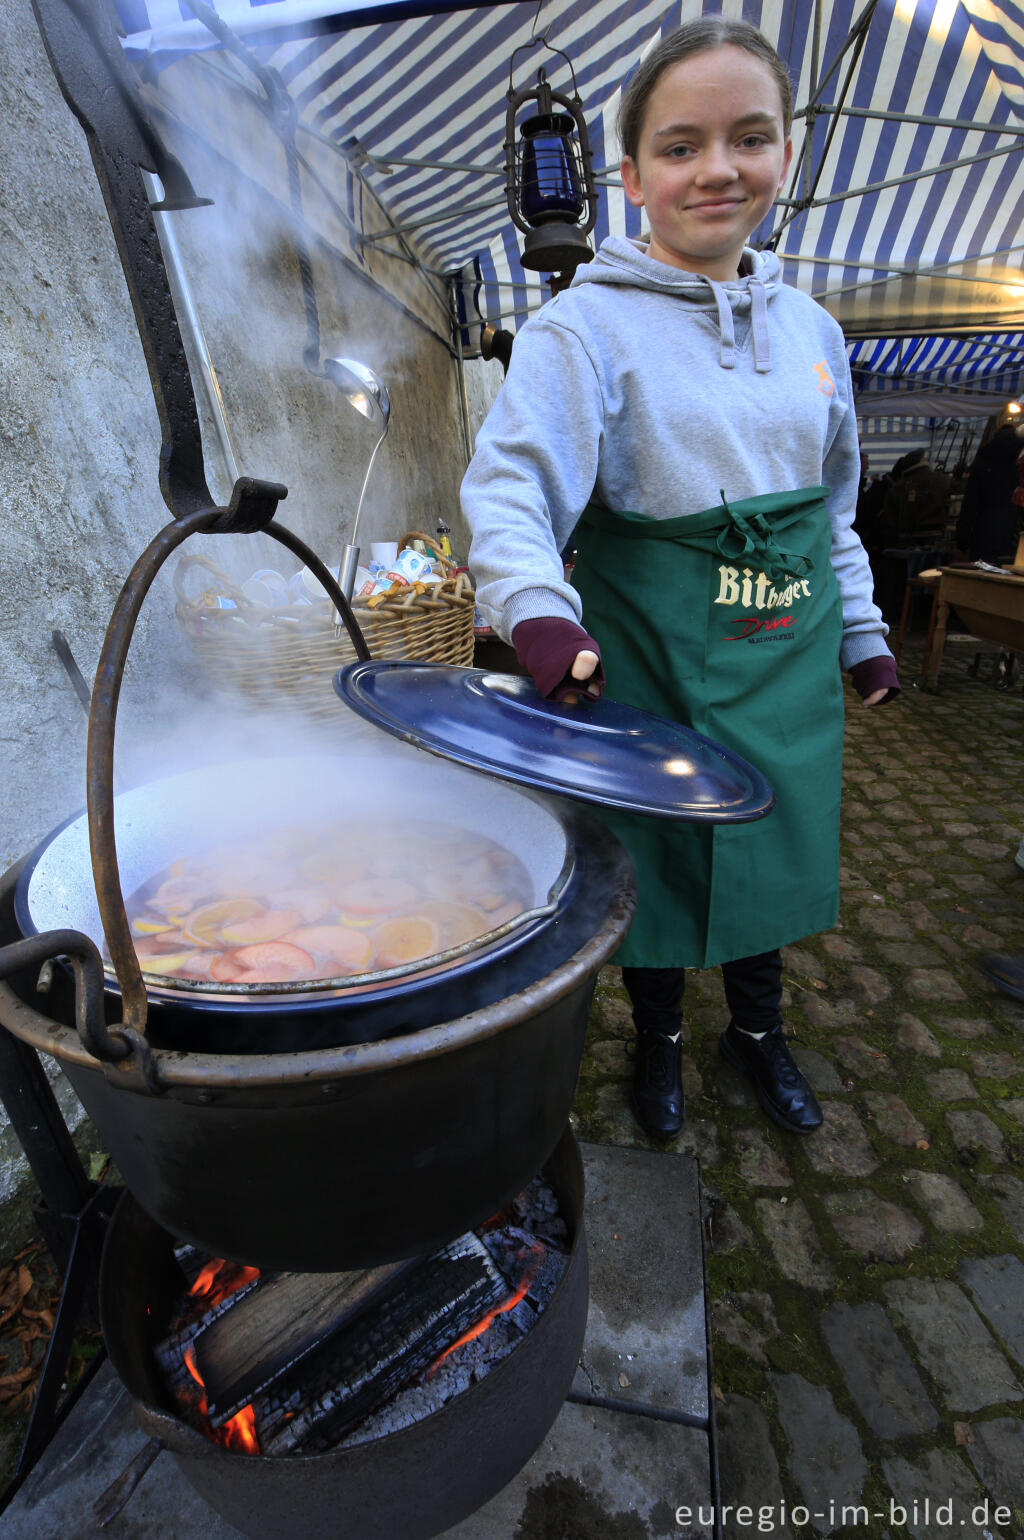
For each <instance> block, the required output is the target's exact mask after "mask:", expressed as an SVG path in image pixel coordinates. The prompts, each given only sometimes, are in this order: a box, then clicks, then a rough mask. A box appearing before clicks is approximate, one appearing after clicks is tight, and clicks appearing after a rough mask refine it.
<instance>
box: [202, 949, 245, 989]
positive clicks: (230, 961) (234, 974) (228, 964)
mask: <svg viewBox="0 0 1024 1540" xmlns="http://www.w3.org/2000/svg"><path fill="white" fill-rule="evenodd" d="M247 971H248V970H247V969H246V968H243V966H242V964H241V963H240V962H239V961H238V959H237V958H236V956H235V954H234V952H219V953H218V954H217V956H216V957H214V958H213V959H212V961H211V963H210V977H211V978H212V979H216V980H217V982H218V984H240V983H241V982H242V980H243V979H244V978H245V976H246V973H247Z"/></svg>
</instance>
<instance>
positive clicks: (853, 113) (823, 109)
mask: <svg viewBox="0 0 1024 1540" xmlns="http://www.w3.org/2000/svg"><path fill="white" fill-rule="evenodd" d="M806 111H807V109H806V108H804V107H800V108H798V109H797V111H796V112H794V113H793V116H794V118H801V117H803V116H804V114H805V112H806ZM814 111H815V113H819V112H820V113H822V114H823V115H824V114H825V113H840V114H842V116H843V117H847V118H880V119H881V120H882V121H883V122H885V123H916V124H920V125H921V126H922V127H925V128H955V129H961V130H962V131H963V132H965V133H974V134H1015V135H1017V136H1018V137H1019V136H1020V129H1019V128H1011V127H1009V126H1004V125H1003V124H1001V123H979V122H978V121H977V120H976V119H974V118H935V117H930V116H928V115H927V114H926V113H919V112H886V111H884V110H883V109H882V108H881V107H844V106H841V105H838V104H836V103H830V102H823V103H822V105H821V106H820V107H815V109H814Z"/></svg>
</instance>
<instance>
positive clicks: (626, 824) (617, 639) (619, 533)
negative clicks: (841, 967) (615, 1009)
mask: <svg viewBox="0 0 1024 1540" xmlns="http://www.w3.org/2000/svg"><path fill="white" fill-rule="evenodd" d="M825 493H826V488H824V487H805V488H802V489H801V490H799V491H796V492H780V493H772V494H769V495H767V496H763V497H748V498H744V499H743V500H742V501H740V502H736V503H732V504H728V503H726V502H725V495H724V493H723V497H722V504H723V505H722V506H721V507H719V508H709V509H707V510H706V511H705V512H704V513H698V514H695V515H692V516H688V517H682V518H675V519H666V520H660V521H659V520H654V519H649V518H646V517H645V516H644V515H642V514H637V513H625V512H623V513H612V512H610V511H609V510H607V509H603V508H598V507H595V506H593V505H592V506H591V507H589V508H588V509H587V510H586V512H585V513H584V515H583V518H582V520H581V522H580V525H579V527H578V529H577V555H576V566H575V570H574V575H573V582H574V584H575V586H576V588H577V589H578V590H579V593H580V596H581V598H582V601H583V617H584V624H585V625H586V626H587V628H588V630H589V631H590V632H591V634H592V635H593V636H595V637H596V638H597V639H598V641H599V642H600V644H601V653H602V658H603V662H604V671H605V678H606V681H607V684H606V694H607V695H608V696H609V697H610V699H612V700H617V701H622V702H624V703H625V704H628V705H632V706H639V707H640V708H642V709H643V710H644V711H653V712H656V713H657V714H658V715H660V716H665V717H670V718H671V719H672V720H674V721H677V722H682V723H684V724H685V725H686V726H688V727H692V728H694V729H695V730H696V731H697V732H700V733H703V734H705V735H706V736H707V737H708V738H711V739H713V740H714V741H715V742H717V743H721V744H723V745H724V746H725V747H727V748H730V749H733V750H735V751H736V752H737V753H738V754H741V755H742V756H743V757H744V758H745V759H747V760H749V761H750V762H751V764H753V765H756V766H757V768H758V769H759V770H760V771H761V772H762V773H763V774H764V775H765V776H767V778H768V780H769V781H770V782H771V784H772V785H773V786H774V788H775V793H776V804H775V808H774V809H773V811H772V812H771V813H769V814H768V816H767V817H766V818H763V819H760V820H759V821H757V822H756V823H749V824H718V825H713V826H708V825H699V824H692V823H690V824H687V823H674V824H673V823H667V822H665V821H664V820H663V819H653V818H643V817H640V816H639V815H636V814H629V813H617V812H603V813H602V817H603V818H604V819H605V821H606V822H607V823H608V824H609V826H610V827H611V828H612V830H613V831H614V832H615V834H617V835H618V837H619V838H620V839H621V840H622V842H623V843H624V844H625V846H626V848H627V849H628V851H629V853H630V855H631V856H632V859H633V864H634V866H635V867H636V872H637V885H638V889H639V903H638V907H637V913H636V918H635V920H634V922H633V926H632V928H631V930H630V932H629V934H628V936H627V937H626V939H625V941H624V942H623V945H622V946H621V947H620V948H619V951H618V952H617V953H616V955H615V957H614V958H613V959H612V961H613V962H615V963H618V964H620V965H622V966H625V967H634V968H637V967H639V968H678V967H687V968H707V967H710V966H712V965H713V964H715V963H721V962H729V961H732V960H733V959H734V958H738V957H752V956H755V955H757V954H758V953H760V952H767V951H771V950H773V949H774V948H775V947H779V946H784V945H785V944H786V943H787V942H790V941H795V940H798V939H799V938H800V937H802V936H807V935H811V934H813V933H814V932H816V931H820V930H827V929H829V928H831V927H832V926H833V925H834V924H835V922H836V918H837V915H838V912H839V797H840V782H841V777H842V746H843V695H842V680H841V676H840V670H839V644H840V639H841V634H842V613H841V605H840V599H839V588H838V584H837V583H836V578H835V574H834V572H833V570H832V564H831V560H830V555H831V528H830V524H829V518H828V510H827V508H826V506H825Z"/></svg>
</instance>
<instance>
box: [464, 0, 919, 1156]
mask: <svg viewBox="0 0 1024 1540" xmlns="http://www.w3.org/2000/svg"><path fill="white" fill-rule="evenodd" d="M791 116H792V93H791V89H790V84H789V78H788V76H787V74H786V69H785V66H784V65H783V63H782V61H781V59H780V58H779V57H778V55H777V54H776V53H775V51H774V49H773V48H772V47H771V45H770V44H769V43H768V42H767V41H766V40H765V39H764V38H763V37H762V36H761V34H760V33H758V32H756V31H755V30H754V29H753V28H752V27H749V26H747V25H746V24H745V23H741V22H733V21H726V20H724V19H723V18H721V17H705V18H703V19H701V20H698V21H694V22H690V23H688V24H687V25H685V26H683V27H681V28H680V29H679V30H678V31H677V32H675V33H673V34H672V35H670V36H668V37H666V38H664V39H663V40H662V42H661V43H660V44H659V45H658V46H657V47H656V48H655V49H654V50H653V52H652V53H651V54H650V55H649V56H648V57H647V59H646V60H645V61H644V63H643V64H642V65H641V66H640V68H639V69H638V70H637V72H636V73H635V74H634V76H633V78H632V80H631V81H630V83H629V86H628V88H627V89H626V91H625V93H624V96H623V100H622V106H621V110H620V114H619V132H620V135H621V138H622V147H623V160H622V180H623V184H624V187H625V191H626V196H627V198H628V199H629V201H630V202H631V203H632V204H633V205H634V206H635V207H637V208H643V209H644V210H645V211H646V218H647V222H648V224H649V226H650V234H649V237H648V239H647V241H646V243H644V242H641V241H632V240H626V239H623V238H621V237H618V236H612V237H610V238H609V239H608V240H606V241H604V242H603V244H602V246H601V248H600V251H599V252H598V254H597V257H596V258H595V260H594V261H593V263H592V264H590V265H588V266H586V267H581V268H579V269H578V270H577V272H576V275H575V277H574V279H573V282H572V284H571V286H570V288H569V289H568V290H567V291H565V292H564V293H562V294H559V295H558V296H557V297H556V298H555V299H553V300H551V301H550V302H549V303H548V304H546V305H545V306H544V308H543V310H542V311H541V312H540V313H539V314H538V315H536V316H535V317H534V318H533V319H531V320H530V321H529V323H528V324H527V325H526V326H525V327H523V328H522V330H521V331H520V332H519V333H518V335H517V337H516V342H515V348H514V350H513V356H512V362H511V367H510V369H509V372H508V377H507V379H506V382H505V385H504V387H503V389H502V392H501V394H500V396H499V397H498V400H497V402H496V403H495V405H494V408H493V410H492V411H491V413H490V415H489V417H488V419H487V421H486V423H485V424H484V427H483V429H482V430H481V432H480V435H479V438H478V440H477V450H476V454H475V455H474V458H473V461H472V464H471V465H470V467H469V470H468V472H467V474H466V479H465V482H464V484H463V489H462V496H463V508H464V512H465V515H466V518H467V520H468V522H469V525H470V528H471V531H472V535H473V542H472V551H471V556H470V562H471V566H472V568H473V571H474V573H475V576H476V580H477V585H478V586H477V600H478V603H479V604H480V607H481V609H482V610H483V611H484V613H485V614H486V615H487V617H488V619H489V620H490V622H491V624H492V625H493V626H494V628H495V629H496V630H497V631H498V632H499V634H500V635H502V636H504V637H506V638H509V639H511V641H512V644H513V645H514V647H515V649H516V653H517V656H518V658H519V661H520V663H521V665H522V666H523V667H524V668H525V669H526V670H527V671H528V672H529V673H530V674H531V675H532V677H533V679H534V680H535V682H536V683H537V685H538V688H539V689H540V690H541V692H542V693H543V694H544V695H546V696H551V697H554V698H556V699H572V698H573V697H572V695H571V693H569V692H571V691H572V689H573V687H574V685H575V689H576V691H579V690H580V689H583V688H585V689H586V690H587V691H588V692H589V693H590V694H591V695H597V694H599V693H600V691H601V689H602V688H603V687H604V686H605V684H606V685H607V689H608V693H609V695H610V696H612V697H613V698H615V699H616V700H620V701H624V702H627V703H629V704H632V705H635V706H639V707H641V708H643V709H645V710H647V711H653V712H656V713H658V714H660V715H662V716H667V717H671V718H673V719H675V720H677V721H680V722H683V723H686V724H687V725H689V726H691V727H693V728H695V729H696V730H697V731H699V732H702V733H706V734H707V735H708V736H709V737H710V738H713V739H715V740H716V741H718V742H720V743H723V744H725V745H727V746H729V747H731V748H734V749H735V750H736V751H737V752H739V753H740V754H742V755H744V756H746V757H747V758H749V759H750V760H752V761H753V763H755V764H756V765H758V767H759V768H760V769H762V770H763V771H764V773H765V774H766V775H767V776H768V778H769V779H770V780H771V781H772V783H773V785H774V786H775V789H776V796H777V801H776V807H775V810H774V811H773V812H772V813H771V814H770V816H769V817H767V818H765V819H763V820H762V821H760V822H759V823H754V824H745V825H732V826H724V825H720V826H718V827H715V828H707V827H698V826H696V825H693V824H690V825H665V824H663V823H660V822H655V821H653V820H644V819H641V818H636V817H629V816H625V817H620V816H618V815H615V816H609V818H608V822H609V823H610V824H611V826H612V827H613V828H614V830H615V832H616V833H617V834H618V835H619V837H620V838H621V839H622V840H623V842H624V843H625V844H626V845H627V848H628V849H629V851H630V854H631V856H632V858H633V862H634V865H635V867H636V871H637V882H638V890H639V903H638V908H637V915H636V919H635V921H634V924H633V927H632V929H631V931H630V933H629V936H628V937H627V939H626V941H625V943H624V945H623V947H622V948H621V949H620V952H619V953H618V954H617V956H616V959H615V961H617V962H619V963H621V964H622V968H623V974H622V976H623V982H624V984H625V987H626V990H627V992H628V994H629V997H630V1000H631V1003H632V1006H633V1020H634V1022H635V1025H636V1029H637V1034H638V1040H637V1056H636V1065H635V1077H634V1083H633V1094H632V1102H633V1110H634V1112H635V1114H636V1116H637V1118H638V1119H639V1121H640V1123H641V1124H642V1126H643V1127H644V1128H645V1129H646V1130H647V1132H648V1133H650V1134H652V1135H655V1136H658V1137H667V1136H669V1135H672V1134H674V1133H676V1132H677V1131H678V1130H679V1128H680V1127H681V1126H682V1121H683V1094H682V1086H681V1082H680V1036H681V1007H682V997H683V984H684V977H685V975H684V969H685V968H687V967H697V968H703V967H709V966H711V965H712V964H718V963H720V964H721V965H722V972H723V976H724V982H725V994H726V1000H727V1002H728V1006H729V1010H730V1014H731V1020H730V1022H729V1025H728V1027H727V1029H726V1031H725V1033H724V1035H723V1036H722V1038H721V1040H720V1048H721V1052H722V1054H723V1055H724V1057H725V1058H726V1059H727V1060H728V1062H729V1063H730V1064H732V1065H734V1066H735V1067H736V1068H737V1069H739V1070H741V1071H743V1072H744V1073H746V1074H748V1075H749V1076H751V1078H752V1079H753V1083H754V1087H755V1090H756V1092H757V1096H758V1099H759V1100H760V1102H761V1104H762V1106H763V1107H764V1109H765V1110H766V1111H767V1112H768V1114H769V1116H771V1117H772V1118H774V1120H775V1121H776V1122H777V1123H779V1124H781V1125H782V1127H784V1128H787V1129H791V1130H793V1131H794V1132H797V1133H810V1132H811V1131H812V1130H813V1129H815V1128H817V1127H818V1126H819V1124H820V1123H821V1111H820V1108H819V1107H818V1104H817V1101H816V1100H815V1097H814V1093H813V1091H812V1090H811V1088H810V1086H809V1085H808V1084H807V1082H806V1081H805V1080H804V1078H803V1076H802V1075H801V1074H800V1071H799V1070H798V1069H797V1066H796V1064H795V1063H794V1062H793V1059H792V1057H791V1056H790V1053H789V1050H788V1048H787V1047H786V1043H785V1039H784V1037H783V1033H782V1026H781V1020H782V1018H781V1012H780V1004H781V994H782V961H781V957H780V953H779V948H780V947H781V946H783V945H785V944H786V943H787V942H791V941H795V940H797V939H799V938H800V937H802V936H805V935H807V934H809V933H811V932H813V931H818V930H823V929H827V928H830V927H831V926H832V925H834V924H835V921H836V917H837V914H838V888H839V884H838V848H839V839H838V836H839V794H840V776H841V751H842V736H843V699H842V684H841V678H840V664H842V666H843V667H845V668H848V669H849V670H850V673H851V677H852V680H853V683H854V685H855V687H856V688H857V690H858V691H859V693H860V694H861V696H862V697H863V699H864V701H865V704H866V705H869V706H873V705H877V704H879V703H880V702H881V701H883V700H885V699H888V698H889V697H890V696H891V695H893V694H895V693H896V692H897V691H898V689H899V685H898V682H897V678H896V667H895V663H894V661H893V659H892V656H891V654H890V653H889V651H888V649H887V647H886V645H885V642H884V637H885V635H886V627H885V626H884V625H883V623H882V617H881V614H880V612H879V611H878V609H877V608H876V607H875V605H874V604H873V602H872V597H871V593H872V584H871V573H870V570H869V567H868V563H867V558H866V556H865V553H864V549H863V547H862V546H861V544H860V541H859V540H858V539H857V536H856V535H855V534H854V533H853V529H852V522H853V516H854V512H855V508H856V500H857V489H858V484H859V476H860V456H859V450H858V443H857V429H856V423H855V419H854V411H853V399H852V386H851V382H850V375H849V369H848V366H847V360H846V351H845V347H844V343H843V335H842V332H841V331H840V328H839V327H838V325H837V324H836V323H835V322H834V321H833V320H831V318H830V317H829V316H828V315H827V314H826V313H825V311H824V310H822V309H821V308H820V306H818V305H817V304H816V303H815V302H814V301H813V300H811V299H809V298H808V297H807V296H806V295H804V294H800V293H798V292H797V291H796V290H793V289H790V288H787V287H785V286H784V285H783V284H782V283H781V282H780V280H779V268H780V264H779V260H778V258H777V257H776V256H775V255H774V253H773V252H770V251H769V252H757V251H754V250H751V249H749V248H747V247H746V246H745V241H746V239H747V237H748V236H749V235H750V234H751V232H752V231H753V230H754V229H755V228H756V227H757V226H758V225H759V224H760V222H761V220H762V219H763V218H764V217H765V215H766V214H767V213H768V211H769V209H770V208H771V206H772V203H773V201H774V199H775V196H776V194H777V193H778V191H779V189H780V187H781V185H782V181H783V178H784V177H785V174H786V170H787V168H788V166H789V162H790V156H791V152H792V146H791V144H790V140H789V127H790V121H791ZM577 520H579V527H578V529H577V533H576V545H577V556H576V565H575V569H574V578H573V582H574V585H575V586H574V587H570V586H568V585H567V584H566V583H565V582H564V581H563V573H562V566H561V563H560V560H559V556H558V553H559V551H560V550H561V548H562V547H563V546H564V545H565V544H566V542H567V540H568V537H569V534H570V532H571V531H572V529H573V526H574V525H575V524H576V523H577ZM582 619H585V620H586V630H584V629H583V627H582V626H581V625H580V624H579V622H580V621H581V620H582ZM602 666H603V670H604V672H603V674H602ZM576 681H579V683H576Z"/></svg>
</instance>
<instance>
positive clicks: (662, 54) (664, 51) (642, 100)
mask: <svg viewBox="0 0 1024 1540" xmlns="http://www.w3.org/2000/svg"><path fill="white" fill-rule="evenodd" d="M726 43H728V44H731V46H732V47H733V48H744V49H746V51H747V53H751V54H753V55H754V57H755V59H760V60H761V63H762V64H765V65H767V67H768V69H770V70H771V72H772V74H773V75H774V77H775V83H776V85H777V86H778V88H779V95H780V97H781V98H782V121H783V126H784V128H785V131H786V134H787V136H788V134H789V129H790V124H791V123H792V121H793V87H792V85H791V84H790V80H789V72H788V71H787V69H786V66H785V64H784V63H783V62H782V60H781V59H780V58H779V56H778V54H777V53H776V52H775V49H774V48H773V47H772V45H771V43H769V41H768V39H767V38H766V37H763V36H762V35H761V33H760V32H758V30H757V28H756V27H752V26H750V24H749V23H748V22H745V21H729V20H728V19H727V18H726V17H724V16H701V17H699V18H698V19H697V20H696V21H688V22H685V23H684V24H683V26H681V27H677V29H676V30H675V32H670V33H669V34H668V36H667V37H663V38H662V40H661V42H660V43H659V44H658V45H657V47H655V48H653V49H652V50H651V52H650V53H649V54H648V55H647V58H646V59H645V60H644V61H643V63H642V64H641V65H640V67H639V69H638V70H637V71H636V73H635V74H634V75H633V78H632V79H631V80H630V82H629V85H628V86H627V87H626V89H625V91H624V92H623V94H622V104H621V106H620V107H619V122H618V126H619V139H620V141H621V143H622V153H623V154H624V155H628V156H629V157H630V159H631V160H635V159H636V154H637V150H638V148H639V145H640V130H641V129H642V128H643V122H644V113H645V112H646V110H647V103H648V101H649V100H650V97H651V92H652V91H653V90H654V87H655V86H656V85H657V83H658V81H659V80H660V79H661V76H662V75H663V74H664V73H665V71H666V70H667V69H671V67H672V65H673V64H679V63H680V62H681V61H682V60H683V59H691V58H693V56H694V54H699V53H707V52H708V51H709V50H710V49H712V48H721V47H722V45H723V44H726Z"/></svg>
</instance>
